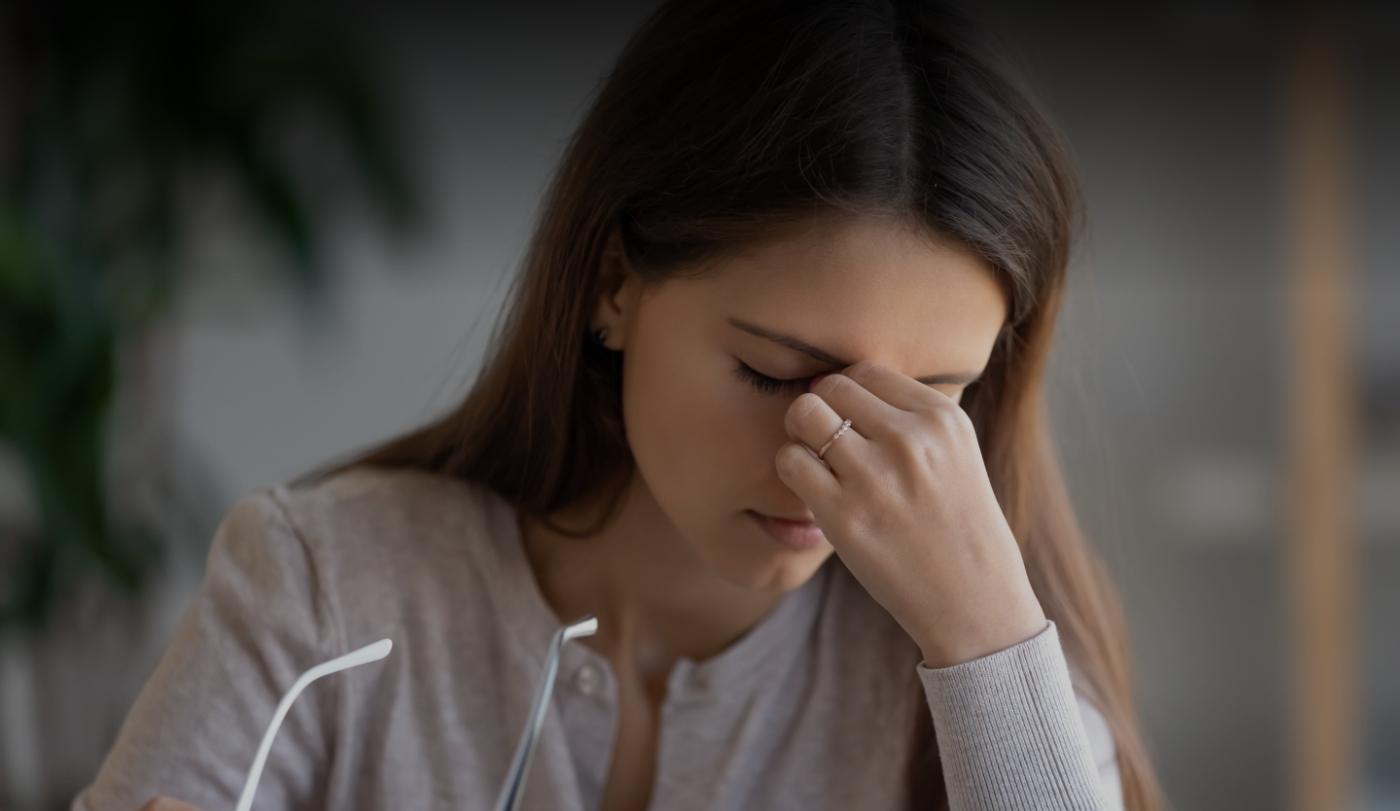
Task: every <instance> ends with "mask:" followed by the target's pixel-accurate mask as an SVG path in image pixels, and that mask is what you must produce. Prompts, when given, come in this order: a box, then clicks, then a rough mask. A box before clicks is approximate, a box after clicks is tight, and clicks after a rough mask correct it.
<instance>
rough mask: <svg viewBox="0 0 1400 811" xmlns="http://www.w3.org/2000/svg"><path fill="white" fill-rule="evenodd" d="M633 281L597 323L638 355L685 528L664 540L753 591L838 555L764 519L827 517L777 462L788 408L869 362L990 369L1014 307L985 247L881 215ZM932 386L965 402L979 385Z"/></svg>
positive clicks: (668, 506) (647, 458) (656, 454)
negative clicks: (973, 249)
mask: <svg viewBox="0 0 1400 811" xmlns="http://www.w3.org/2000/svg"><path fill="white" fill-rule="evenodd" d="M624 278H625V281H624V282H623V284H622V286H621V288H620V289H619V290H618V291H616V293H615V294H614V295H612V296H608V297H605V298H604V300H603V302H602V304H601V310H600V312H599V318H598V319H597V321H596V322H595V323H596V324H606V325H608V327H609V343H610V344H611V345H612V346H614V347H618V346H620V347H621V349H622V351H623V382H622V387H623V410H624V418H625V424H626V429H627V436H628V440H629V442H630V444H631V448H632V451H633V455H634V456H635V459H636V462H637V471H638V475H639V476H640V479H641V481H640V482H636V483H634V484H639V485H643V486H642V487H639V488H638V490H639V491H641V492H646V493H649V495H650V497H651V498H653V499H654V500H655V502H656V505H657V507H658V508H659V512H660V513H662V514H664V515H665V516H666V517H667V518H669V520H670V522H671V523H672V524H673V526H674V528H675V532H674V533H666V534H664V535H659V536H658V537H671V538H677V537H678V538H679V539H680V540H679V542H681V543H687V544H690V545H691V546H692V548H693V552H694V553H695V555H696V556H697V557H698V558H699V559H701V560H702V561H703V562H705V563H706V564H708V566H709V567H711V568H712V569H713V573H714V574H717V575H719V576H721V577H723V578H724V579H726V580H729V581H732V582H734V583H735V584H737V585H742V586H746V587H749V588H762V589H776V590H790V589H792V588H795V587H797V586H798V585H800V584H802V583H803V582H805V581H806V580H807V579H808V578H809V577H811V575H812V574H813V573H814V572H815V571H816V569H817V568H818V567H819V566H820V565H821V563H822V562H823V561H824V560H826V558H827V556H829V555H830V554H831V553H832V551H833V550H832V548H831V546H830V545H829V544H826V543H822V544H821V545H820V546H818V547H817V548H815V549H808V550H801V551H798V550H794V549H792V548H789V547H785V546H782V545H780V544H778V543H777V542H776V541H774V540H772V539H771V538H770V537H769V536H768V535H767V534H766V533H765V532H764V531H763V529H762V528H761V527H760V526H759V524H758V523H756V522H755V521H754V519H753V518H752V517H751V516H750V511H757V512H761V513H766V514H768V515H773V516H780V517H787V518H794V519H797V518H810V516H811V512H810V510H808V508H807V507H806V506H805V505H804V504H803V502H802V501H801V499H799V498H798V496H797V495H796V493H794V492H793V491H792V490H790V489H789V488H788V487H787V486H786V485H785V484H783V483H782V481H781V480H780V479H779V478H778V474H777V469H776V467H775V465H774V457H775V455H776V454H777V452H778V448H779V447H780V446H781V445H782V444H783V443H785V442H787V441H788V440H789V438H788V436H787V433H786V431H785V430H784V414H785V412H786V411H787V408H788V406H789V405H790V404H791V403H792V401H793V400H794V399H795V398H796V397H797V396H798V395H799V394H801V393H802V392H804V391H806V390H807V384H808V382H809V378H811V377H813V376H814V375H818V374H821V373H823V372H834V371H839V370H840V369H841V368H842V367H843V366H844V365H846V364H850V363H854V362H856V361H857V360H860V359H863V358H868V359H871V360H875V361H877V362H880V363H882V364H885V365H887V366H889V367H891V368H893V369H895V370H897V371H899V372H902V373H904V374H906V375H909V376H910V377H915V378H923V377H933V376H940V377H941V376H946V377H950V378H956V377H960V376H963V375H970V376H973V377H975V376H976V375H978V374H979V373H980V372H981V371H982V370H983V368H984V367H985V365H986V363H987V360H988V358H989V357H990V356H991V352H992V348H993V344H994V342H995V340H996V337H997V333H998V332H999V330H1000V328H1001V326H1002V323H1003V320H1004V318H1005V316H1006V312H1007V309H1006V308H1007V302H1006V298H1005V295H1004V293H1003V292H1002V289H1001V287H1000V286H999V285H998V284H997V282H996V280H995V278H994V277H993V275H992V271H991V270H990V268H989V267H988V266H987V265H986V264H985V263H983V262H982V261H980V260H979V259H978V258H977V257H976V256H974V255H973V254H972V253H970V252H968V251H966V250H964V249H962V248H955V247H946V246H937V245H933V244H930V243H929V242H928V241H926V240H924V239H922V238H920V237H919V236H917V235H915V234H914V233H912V232H909V231H906V230H903V229H901V228H899V227H898V226H895V225H893V224H891V223H889V222H886V221H877V220H869V219H860V220H855V219H845V220H823V221H821V222H820V223H817V224H814V225H813V226H812V227H811V228H808V229H805V230H802V229H799V230H798V231H795V232H786V233H785V234H784V235H783V236H782V237H780V238H776V239H774V240H772V241H768V242H765V243H763V244H761V245H758V246H755V247H752V248H751V249H750V250H748V251H747V252H745V253H744V254H743V255H742V256H735V257H728V258H725V259H724V260H722V261H719V262H716V263H715V264H714V265H713V266H712V269H711V270H710V271H709V272H708V273H707V274H705V275H704V276H703V277H702V278H696V279H684V278H682V279H672V280H668V281H666V282H664V283H661V284H659V285H655V286H652V287H650V288H644V287H643V286H642V285H641V284H640V280H639V279H638V278H637V277H636V276H635V275H632V274H631V273H626V274H625V277H624ZM765 335H766V336H768V337H765ZM779 336H790V337H791V338H792V339H793V340H794V342H796V341H800V342H803V343H805V344H808V345H810V347H814V348H815V349H814V350H813V352H815V353H816V354H818V355H821V354H822V353H827V357H826V361H825V362H824V361H823V360H822V359H819V357H813V356H812V354H809V353H806V352H803V351H801V350H799V349H795V348H792V347H791V346H785V345H784V344H783V343H782V342H781V341H780V340H774V339H773V338H777V337H779ZM749 370H752V371H751V372H750V371H749ZM755 375H762V376H763V377H764V378H770V379H772V380H774V381H780V382H775V383H770V382H767V381H765V380H762V379H758V378H755V377H754V376H755ZM782 381H791V382H782ZM928 385H930V386H932V387H933V388H935V389H937V390H938V391H941V392H943V393H944V394H946V395H948V396H949V397H952V398H954V399H960V398H961V395H962V392H963V390H964V389H965V388H966V387H967V385H968V383H967V382H933V383H929V384H928ZM673 542H674V541H673Z"/></svg>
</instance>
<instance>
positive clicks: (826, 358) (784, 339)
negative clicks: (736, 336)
mask: <svg viewBox="0 0 1400 811" xmlns="http://www.w3.org/2000/svg"><path fill="white" fill-rule="evenodd" d="M725 321H727V322H728V323H729V324H730V325H731V326H734V327H737V328H739V329H741V330H743V331H744V332H747V333H749V334H750V335H757V336H758V337H760V338H767V339H768V340H770V341H772V342H774V343H776V344H782V345H783V346H786V347H787V348H789V349H796V350H797V351H798V352H801V353H803V354H805V355H810V356H811V357H813V358H816V359H817V360H819V361H821V362H822V363H825V364H828V365H830V366H838V367H841V368H845V367H847V366H850V365H851V362H850V361H844V360H841V359H840V358H838V357H836V356H835V355H833V354H831V353H830V352H828V351H826V350H825V349H819V348H817V347H815V346H812V345H811V344H809V343H807V342H806V341H803V340H801V339H799V338H795V337H793V336H791V335H784V334H783V333H781V332H774V331H773V330H770V329H765V328H763V327H760V326H759V325H757V324H753V323H750V322H748V321H744V320H742V319H739V318H735V317H733V316H730V317H728V318H726V319H725ZM981 376H982V372H980V371H978V372H959V373H956V374H946V375H929V376H927V377H918V378H915V380H918V381H919V382H920V383H923V384H924V385H926V386H927V385H932V384H934V383H971V382H973V381H975V380H976V379H977V378H979V377H981Z"/></svg>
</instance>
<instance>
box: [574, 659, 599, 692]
mask: <svg viewBox="0 0 1400 811" xmlns="http://www.w3.org/2000/svg"><path fill="white" fill-rule="evenodd" d="M599 681H600V677H599V675H598V668H596V667H594V666H593V665H583V666H582V667H580V668H579V669H578V670H577V671H575V673H574V686H575V687H577V688H578V691H579V692H580V693H583V694H584V695H586V696H591V695H593V694H594V693H596V692H597V691H598V682H599Z"/></svg>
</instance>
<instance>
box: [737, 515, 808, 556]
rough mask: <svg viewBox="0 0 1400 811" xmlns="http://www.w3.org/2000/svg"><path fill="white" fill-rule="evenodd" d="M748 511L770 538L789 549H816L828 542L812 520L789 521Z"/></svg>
mask: <svg viewBox="0 0 1400 811" xmlns="http://www.w3.org/2000/svg"><path fill="white" fill-rule="evenodd" d="M748 512H749V515H750V516H752V517H753V519H754V522H755V523H757V524H758V525H759V527H761V528H762V529H763V531H764V532H765V533H766V534H767V535H768V537H769V538H772V539H773V540H774V541H776V542H777V543H779V544H781V545H782V546H785V547H787V548H789V549H815V548H817V547H820V546H821V545H822V544H824V543H826V536H825V535H824V534H823V533H822V531H821V528H820V527H818V526H817V525H816V523H814V522H812V521H789V520H785V519H782V518H774V517H772V516H769V515H764V514H763V513H760V512H756V511H754V510H749V511H748Z"/></svg>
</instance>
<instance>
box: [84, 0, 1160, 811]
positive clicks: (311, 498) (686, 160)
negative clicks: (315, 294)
mask: <svg viewBox="0 0 1400 811" xmlns="http://www.w3.org/2000/svg"><path fill="white" fill-rule="evenodd" d="M994 56H995V49H994V48H991V47H989V46H988V45H987V44H986V42H985V38H984V37H983V36H982V34H981V33H980V32H979V31H978V29H977V28H976V27H975V26H974V25H972V24H971V23H970V22H969V21H968V20H966V19H965V18H964V17H963V16H962V15H960V14H959V13H957V12H956V11H954V10H953V9H950V8H946V7H944V6H943V5H941V4H939V3H935V2H928V1H927V0H839V1H836V0H832V1H825V0H795V1H793V2H787V1H779V0H762V1H756V0H750V1H749V2H742V3H734V2H728V0H722V1H721V0H713V1H711V0H702V1H701V2H670V3H667V4H665V5H664V6H663V7H661V8H659V9H658V10H657V11H656V12H655V13H654V14H652V15H651V16H650V18H649V19H648V20H647V21H646V22H645V24H644V25H643V27H642V29H641V30H640V31H639V32H638V33H637V34H636V35H635V36H634V37H633V38H632V39H631V41H630V42H629V43H628V44H627V46H626V48H625V50H624V51H623V53H622V55H621V57H620V59H619V61H618V63H617V65H616V67H615V69H614V70H613V71H612V72H611V73H610V74H609V75H608V77H607V79H606V82H605V83H603V84H602V86H601V88H600V90H599V92H598V94H597V96H596V99H595V100H594V101H593V104H592V106H591V108H590V109H589V110H588V112H587V114H586V116H585V118H584V120H583V122H582V124H581V125H580V126H579V128H578V129H577V131H576V132H575V134H574V136H573V138H572V140H571V142H570V143H569V145H568V149H567V151H566V153H565V154H564V156H563V159H562V163H561V165H560V166H559V168H558V172H557V175H556V177H555V178H554V181H553V183H552V185H551V186H550V188H549V189H548V192H547V196H546V198H545V201H544V207H543V210H542V213H541V217H540V220H539V223H538V227H537V230H536V232H535V234H534V237H533V240H532V242H531V244H530V250H529V253H528V256H527V258H526V261H525V264H524V268H523V272H522V273H521V275H520V276H519V278H518V279H517V286H516V287H514V288H512V298H511V301H510V304H509V308H508V310H507V312H506V313H505V315H506V318H505V320H504V322H503V323H502V324H501V325H499V327H498V329H497V331H496V332H495V333H493V336H492V339H493V340H492V344H491V347H490V351H489V352H488V355H487V357H486V359H485V363H484V366H483V369H482V371H481V372H480V375H479V377H478V379H477V380H476V382H475V386H474V388H473V389H472V391H471V392H470V393H469V395H468V396H467V397H466V399H465V400H464V401H463V402H462V403H461V404H460V405H459V406H457V407H456V408H455V409H454V410H452V411H451V412H450V413H448V414H446V415H445V416H443V417H442V418H441V419H438V420H437V421H435V422H433V423H431V424H429V425H427V426H424V427H422V428H419V429H417V430H414V431H412V432H410V433H408V434H406V435H404V436H401V437H399V438H396V439H394V440H392V441H390V442H388V443H386V444H384V445H382V446H380V447H377V448H375V449H372V450H370V451H369V452H366V453H363V454H360V455H358V456H355V457H353V458H350V459H348V460H344V461H341V462H340V463H338V464H335V465H332V466H328V467H326V468H323V469H322V470H319V471H316V472H314V473H313V474H308V475H307V476H305V477H302V478H300V479H298V480H296V481H292V482H288V483H286V484H276V485H273V486H269V487H267V488H264V489H261V490H259V491H257V492H255V493H252V494H249V495H247V496H245V497H244V498H243V499H241V500H240V501H239V502H238V503H237V504H235V505H234V506H233V507H232V508H231V510H230V511H229V512H228V514H227V515H226V516H225V517H224V520H223V522H222V523H221V525H220V527H219V529H218V532H217V534H216V536H215V538H214V540H213V545H212V548H211V551H210V554H209V560H208V569H207V572H206V577H205V581H204V583H203V585H202V588H201V591H200V593H199V595H198V598H197V599H196V601H195V602H194V604H193V605H192V606H191V608H190V609H189V612H188V613H187V615H186V616H185V618H184V620H183V623H182V625H181V626H180V628H179V630H178V632H177V633H176V635H175V637H174V640H173V642H172V643H171V646H170V648H169V650H168V652H167V653H166V654H165V656H164V657H163V659H162V660H161V662H160V664H159V666H158V667H157V669H156V671H155V672H154V674H153V675H152V676H151V678H150V681H149V682H148V684H147V685H146V687H145V689H144V690H143V692H142V693H141V695H140V697H139V699H138V700H137V702H136V705H135V707H134V708H133V710H132V712H131V714H130V716H129V718H128V719H127V722H126V724H125V725H124V727H123V729H122V731H121V734H120V737H119V739H118V740H117V743H116V745H115V747H114V748H113V750H112V752H111V754H110V755H109V756H108V758H107V760H106V762H105V763H104V765H103V767H102V770H101V772H100V773H99V774H98V775H97V777H96V780H95V782H94V783H93V784H92V785H91V786H90V787H88V788H87V789H86V790H84V791H83V792H82V794H81V795H80V796H79V797H78V798H77V799H76V800H75V801H74V804H73V808H74V809H75V811H132V810H133V809H136V808H138V807H141V806H142V805H143V804H148V805H147V807H150V808H162V807H170V808H176V807H180V808H183V807H186V806H185V805H183V803H176V802H175V801H171V800H164V799H157V800H151V798H152V797H153V796H157V795H159V796H161V797H166V796H170V797H178V798H180V800H181V801H184V802H189V803H194V804H195V805H197V806H200V807H203V808H206V809H218V808H231V807H232V806H233V805H234V801H235V799H236V798H237V795H238V792H239V790H240V788H241V785H242V779H243V776H244V774H245V773H246V770H247V768H248V766H249V763H250V761H251V759H252V756H253V753H254V751H255V749H256V748H257V744H258V739H259V736H260V735H261V733H262V731H263V729H264V726H265V724H266V723H267V721H268V719H269V718H270V717H271V715H272V711H273V708H274V706H275V704H276V702H277V699H278V698H279V697H280V695H281V694H282V692H283V691H284V690H286V689H287V687H288V686H290V684H291V682H292V681H293V680H294V679H295V678H296V676H297V674H299V673H300V672H301V671H302V670H304V669H305V668H307V667H309V666H311V665H313V664H316V663H318V662H321V661H324V660H326V659H329V658H332V657H334V656H337V655H339V654H342V653H345V652H347V651H349V650H351V649H353V648H356V647H358V646H360V645H363V644H365V643H368V642H371V641H373V640H375V639H377V638H380V637H386V636H387V637H389V638H391V639H392V640H393V642H394V648H393V652H392V653H391V654H390V655H389V657H388V658H386V659H384V660H382V661H380V662H378V663H375V664H373V665H368V666H364V667H360V668H357V669H355V670H351V671H346V672H344V673H340V674H337V675H335V676H331V677H328V678H327V679H326V680H325V681H324V682H321V683H317V684H315V685H313V686H311V687H309V688H308V689H307V690H306V692H305V693H304V694H303V695H302V697H301V698H300V699H298V701H297V703H296V704H294V705H293V708H292V710H291V712H290V714H289V715H288V716H287V718H286V722H285V723H284V725H283V726H282V729H281V732H280V734H279V736H278V738H277V739H276V743H275V745H274V746H273V749H272V752H271V757H270V759H269V761H268V766H267V770H266V772H265V773H264V776H263V779H262V784H261V788H260V790H259V794H258V801H259V806H258V807H260V808H311V807H315V808H335V809H380V808H441V809H448V808H451V809H463V808H488V807H490V805H491V803H492V802H493V800H494V798H495V797H496V793H497V791H498V790H499V788H500V785H501V781H502V779H503V778H504V776H505V774H506V772H507V769H508V766H509V761H510V757H511V754H512V751H513V749H514V746H515V742H516V740H517V736H518V735H519V734H520V731H521V729H522V727H523V725H524V723H525V716H526V713H527V711H528V708H529V705H530V701H531V699H532V697H533V693H534V690H535V688H536V686H537V679H538V678H539V675H540V673H541V666H542V663H543V662H544V657H545V653H546V650H547V648H548V646H549V641H550V637H551V635H552V634H553V633H554V631H555V630H556V629H557V628H558V627H559V626H560V625H561V624H562V623H564V622H565V621H570V620H574V619H577V618H578V617H580V616H582V615H584V614H589V613H591V614H594V615H596V616H597V618H598V620H599V623H600V627H599V631H598V633H597V634H596V635H595V636H593V637H588V638H585V639H580V640H578V641H576V642H572V643H570V644H569V645H567V646H566V647H565V648H564V651H563V659H562V663H561V666H560V670H559V676H558V688H557V690H556V692H555V694H554V697H553V702H552V703H551V705H550V708H549V712H548V713H547V715H546V720H545V725H544V728H543V731H542V738H541V740H540V742H539V747H538V749H537V751H536V756H535V759H534V761H533V767H532V770H531V771H530V773H529V779H528V782H527V784H526V787H525V792H524V798H523V799H524V805H525V807H528V808H535V809H609V810H611V809H642V808H648V807H650V808H658V809H691V808H694V809H702V808H704V809H709V808H721V809H731V808H736V809H737V808H743V809H747V808H758V809H788V808H791V809H854V808H859V809H905V808H914V809H931V808H952V809H973V808H977V809H1007V808H1023V809H1030V808H1035V809H1040V808H1047V809H1048V808H1119V807H1123V808H1129V809H1134V810H1135V811H1136V810H1138V809H1152V808H1157V807H1159V803H1160V802H1161V800H1160V793H1159V791H1158V789H1157V786H1156V783H1155V780H1154V778H1153V774H1152V769H1151V765H1150V763H1149V759H1148V757H1147V750H1146V748H1145V746H1144V743H1143V740H1142V738H1141V735H1140V731H1139V728H1138V725H1137V722H1136V720H1135V712H1134V708H1133V704H1132V698H1131V694H1130V670H1129V666H1128V660H1127V650H1128V647H1127V641H1126V634H1125V628H1124V623H1123V620H1122V617H1121V614H1120V610H1119V607H1118V604H1117V599H1116V597H1115V592H1114V589H1113V587H1112V585H1111V584H1110V582H1109V580H1108V579H1107V577H1106V576H1105V573H1104V569H1103V567H1102V565H1101V563H1100V561H1099V560H1098V559H1097V558H1096V557H1095V555H1094V554H1093V552H1092V551H1091V548H1090V547H1089V546H1088V545H1087V544H1086V542H1085V539H1084V538H1083V537H1082V533H1081V531H1080V529H1079V527H1078V525H1077V523H1076V520H1075V517H1074V514H1073V512H1072V510H1071V503H1070V499H1069V498H1068V496H1067V493H1066V491H1065V487H1064V484H1063V480H1062V477H1061V473H1060V470H1059V468H1058V463H1057V461H1056V457H1055V452H1054V445H1053V442H1052V440H1051V438H1050V435H1049V433H1048V429H1047V416H1046V408H1045V403H1044V398H1043V391H1042V381H1043V376H1044V370H1045V363H1046V357H1047V352H1048V351H1049V345H1050V340H1051V336H1052V333H1053V331H1054V324H1055V317H1056V312H1057V309H1058V307H1059V304H1060V300H1061V296H1062V289H1063V285H1064V281H1065V272H1066V265H1067V263H1068V257H1069V251H1070V244H1071V236H1072V234H1073V232H1074V223H1075V219H1076V206H1077V192H1076V190H1075V185H1074V181H1073V176H1072V171H1071V167H1070V166H1069V163H1068V160H1067V152H1066V149H1065V148H1064V146H1063V144H1062V143H1061V141H1060V140H1059V138H1058V136H1057V135H1056V132H1055V131H1054V130H1053V129H1052V127H1051V126H1050V125H1049V123H1047V120H1046V118H1045V117H1044V116H1043V115H1042V113H1041V112H1039V111H1038V109H1037V107H1036V106H1035V105H1034V104H1033V103H1032V101H1031V100H1030V98H1029V97H1028V95H1027V94H1026V92H1025V91H1024V90H1022V89H1021V88H1020V85H1019V84H1018V83H1016V82H1013V81H1012V80H1011V79H1010V78H1008V77H1009V73H1008V72H1007V71H1006V70H1005V69H1004V68H1003V67H999V66H998V63H997V60H996V59H995V58H994ZM148 801H149V802H148Z"/></svg>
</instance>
